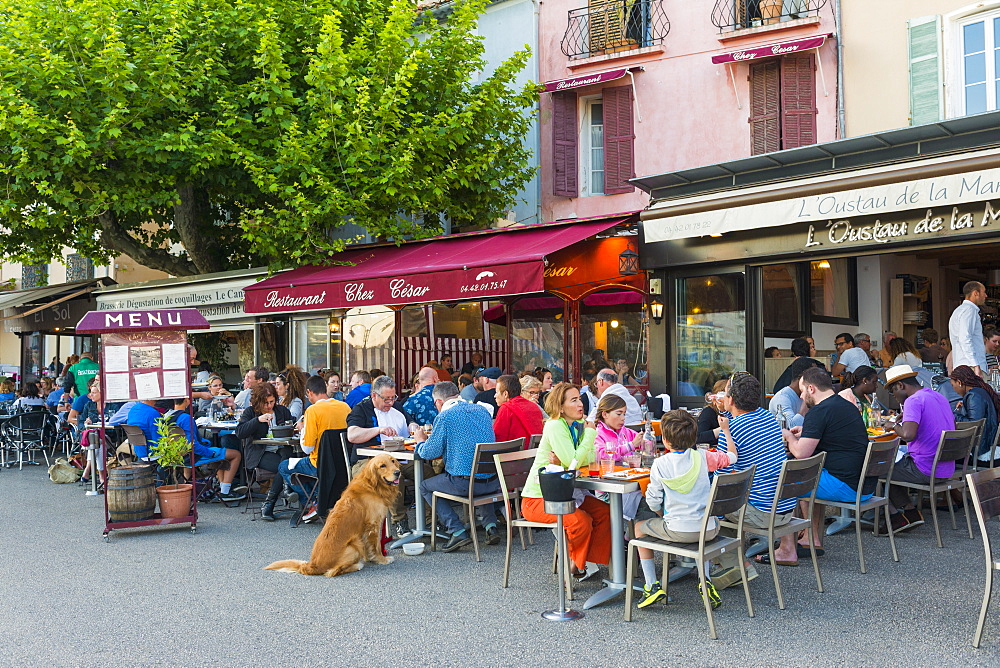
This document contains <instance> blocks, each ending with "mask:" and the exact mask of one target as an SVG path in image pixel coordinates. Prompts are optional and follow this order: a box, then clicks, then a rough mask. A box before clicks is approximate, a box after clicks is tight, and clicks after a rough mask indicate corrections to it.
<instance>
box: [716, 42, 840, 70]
mask: <svg viewBox="0 0 1000 668" xmlns="http://www.w3.org/2000/svg"><path fill="white" fill-rule="evenodd" d="M827 37H829V35H816V36H814V37H805V38H803V39H796V40H790V41H788V42H779V43H777V44H766V45H764V46H755V47H751V48H747V49H740V50H739V51H730V52H729V53H720V54H719V55H717V56H712V62H713V63H715V64H716V65H719V64H722V63H738V62H742V61H744V60H757V59H758V58H771V57H772V56H784V55H787V54H789V53H796V52H797V51H808V50H810V49H818V48H819V47H821V46H823V44H824V42H826V38H827Z"/></svg>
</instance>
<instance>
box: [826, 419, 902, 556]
mask: <svg viewBox="0 0 1000 668" xmlns="http://www.w3.org/2000/svg"><path fill="white" fill-rule="evenodd" d="M897 450H899V438H894V439H891V440H888V441H869V443H868V452H867V454H865V462H864V464H863V465H862V467H861V481H862V485H860V486H859V487H858V496H857V497H856V498H855V500H854V503H843V502H841V501H830V500H828V499H819V498H817V499H816V503H818V504H819V505H821V506H834V507H837V508H842V509H845V510H849V511H852V512H853V513H854V530H855V533H856V534H857V537H858V561H860V562H861V572H862V573H867V572H868V569H867V568H866V567H865V548H864V547H863V546H862V544H861V514H862V513H866V512H868V511H869V510H872V509H874V510H875V518H874V520H875V529H874V532H873V533H874V534H875V535H876V536H877V535H878V518H879V514H880V513H879V510H880V509H881V508H885V509H886V511H885V516H886V527H887V529H888V531H889V545H891V546H892V560H893V561H896V562H898V561H899V555H898V554H897V553H896V539H895V538H894V534H895V532H894V531H893V530H892V522H890V521H889V510H888V508H889V497H888V496H877V494H875V495H872V497H871V498H870V499H868V500H867V501H862V500H861V488H862V487H863V486H864V481H865V480H866V479H867V478H875V479H876V480H877V481H878V483H877V484H878V485H879V486H882V487H884V485H883V483H882V482H881V480H878V479H879V478H882V479H885V480H891V479H892V469H893V467H894V466H895V465H896V451H897ZM878 491H879V490H878V488H876V489H875V492H876V493H877V492H878Z"/></svg>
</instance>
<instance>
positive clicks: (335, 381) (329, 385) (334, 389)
mask: <svg viewBox="0 0 1000 668" xmlns="http://www.w3.org/2000/svg"><path fill="white" fill-rule="evenodd" d="M343 385H344V384H343V382H342V381H341V380H340V374H339V373H337V372H336V371H331V372H330V374H329V375H328V376H327V377H326V396H328V397H330V398H331V399H336V400H337V401H343V400H344V393H343V392H342V391H341V389H340V388H341V387H343Z"/></svg>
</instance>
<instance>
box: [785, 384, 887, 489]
mask: <svg viewBox="0 0 1000 668" xmlns="http://www.w3.org/2000/svg"><path fill="white" fill-rule="evenodd" d="M802 438H816V439H819V445H818V446H816V452H825V453H826V462H825V463H824V464H823V468H825V469H826V470H827V471H828V472H829V473H831V474H832V475H834V476H835V477H836V478H837V479H839V480H840V481H842V482H844V483H846V484H847V485H850V487H851V489H854V490H857V488H858V480H859V478H860V477H861V467H862V466H864V463H865V455H866V454H867V452H868V431H867V430H866V429H865V421H864V420H863V419H862V418H861V411H859V410H858V408H857V406H855V405H854V404H852V403H851V402H850V401H848V400H847V399H845V398H843V397H842V396H840V395H839V394H834V395H833V396H830V397H827V398H826V399H824V400H823V401H821V402H819V403H818V404H816V405H815V406H813V407H812V408H810V409H809V412H808V413H806V417H805V422H804V423H803V424H802ZM875 483H876V480H875V478H870V479H866V480H865V483H864V489H862V490H861V491H862V493H863V494H871V493H872V492H874V491H875Z"/></svg>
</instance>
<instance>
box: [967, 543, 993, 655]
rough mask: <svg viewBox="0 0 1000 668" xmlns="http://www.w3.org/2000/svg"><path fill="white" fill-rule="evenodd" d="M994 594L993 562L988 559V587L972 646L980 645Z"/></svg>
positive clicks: (985, 591)
mask: <svg viewBox="0 0 1000 668" xmlns="http://www.w3.org/2000/svg"><path fill="white" fill-rule="evenodd" d="M992 594H993V564H992V563H991V562H990V560H987V561H986V588H985V590H984V591H983V605H982V606H981V607H980V608H979V623H978V624H976V633H975V635H973V637H972V646H973V647H979V642H980V641H981V640H982V639H983V627H984V626H985V625H986V611H987V610H988V609H989V607H990V596H991V595H992Z"/></svg>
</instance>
